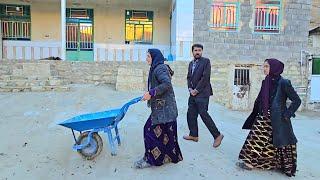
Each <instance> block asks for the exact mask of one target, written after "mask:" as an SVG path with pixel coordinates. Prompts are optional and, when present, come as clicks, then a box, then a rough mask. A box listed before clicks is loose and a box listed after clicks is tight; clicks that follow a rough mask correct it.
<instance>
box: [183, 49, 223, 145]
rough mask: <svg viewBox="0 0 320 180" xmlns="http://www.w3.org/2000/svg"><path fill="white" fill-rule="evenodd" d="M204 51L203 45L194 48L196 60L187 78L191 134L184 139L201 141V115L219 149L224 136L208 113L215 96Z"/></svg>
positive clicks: (208, 61) (193, 52) (190, 66)
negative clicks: (210, 99) (199, 136)
mask: <svg viewBox="0 0 320 180" xmlns="http://www.w3.org/2000/svg"><path fill="white" fill-rule="evenodd" d="M202 51H203V46H202V45H201V44H194V45H193V46H192V54H193V56H194V59H193V60H192V61H191V62H190V64H189V69H188V76H187V79H188V88H189V92H190V97H189V101H188V113H187V121H188V127H189V130H190V133H189V135H186V136H183V138H184V139H186V140H191V141H195V142H197V141H198V140H199V138H198V122H197V119H198V115H199V114H200V117H201V119H202V121H203V122H204V124H205V125H206V126H207V128H208V129H209V131H210V133H211V134H212V136H213V138H214V143H213V147H215V148H217V147H218V146H219V145H220V144H221V141H222V139H223V134H221V133H220V132H219V130H218V128H217V127H216V125H215V124H214V122H213V120H212V118H211V117H210V115H209V113H208V106H209V97H210V96H211V95H213V94H212V87H211V84H210V74H211V64H210V60H209V59H208V58H204V57H202Z"/></svg>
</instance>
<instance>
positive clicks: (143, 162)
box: [134, 49, 182, 168]
mask: <svg viewBox="0 0 320 180" xmlns="http://www.w3.org/2000/svg"><path fill="white" fill-rule="evenodd" d="M146 61H147V63H148V64H149V65H150V71H149V76H148V92H146V93H145V94H144V95H143V98H142V99H143V100H147V101H148V106H149V107H151V115H150V116H149V118H148V120H147V122H146V124H145V125H144V130H143V136H144V145H145V153H144V155H143V157H142V158H141V159H140V160H138V161H136V162H135V163H134V167H136V168H147V167H151V166H161V165H163V164H165V163H169V162H172V163H178V162H179V161H182V154H181V151H180V147H179V144H178V136H177V117H178V109H177V104H176V100H175V95H174V91H173V87H172V84H171V76H172V75H173V71H172V70H171V68H170V67H169V66H167V65H165V64H164V57H163V55H162V53H161V51H160V50H158V49H149V50H148V53H147V58H146Z"/></svg>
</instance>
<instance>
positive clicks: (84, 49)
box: [66, 9, 94, 61]
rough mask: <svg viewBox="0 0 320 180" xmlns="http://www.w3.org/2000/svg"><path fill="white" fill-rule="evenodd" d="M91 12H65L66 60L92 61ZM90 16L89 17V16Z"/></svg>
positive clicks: (79, 10)
mask: <svg viewBox="0 0 320 180" xmlns="http://www.w3.org/2000/svg"><path fill="white" fill-rule="evenodd" d="M92 11H93V10H87V9H69V10H68V11H67V27H66V36H67V37H66V50H67V60H70V61H93V60H94V54H93V12H92ZM90 14H91V16H90Z"/></svg>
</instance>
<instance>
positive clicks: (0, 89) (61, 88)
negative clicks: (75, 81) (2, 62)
mask: <svg viewBox="0 0 320 180" xmlns="http://www.w3.org/2000/svg"><path fill="white" fill-rule="evenodd" d="M69 90H70V87H68V86H6V87H0V92H30V91H33V92H42V91H59V92H60V91H69Z"/></svg>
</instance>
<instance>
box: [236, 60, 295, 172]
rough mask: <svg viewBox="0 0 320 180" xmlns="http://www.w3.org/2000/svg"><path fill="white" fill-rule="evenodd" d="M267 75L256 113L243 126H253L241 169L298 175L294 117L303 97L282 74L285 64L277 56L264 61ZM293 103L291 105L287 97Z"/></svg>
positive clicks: (245, 146)
mask: <svg viewBox="0 0 320 180" xmlns="http://www.w3.org/2000/svg"><path fill="white" fill-rule="evenodd" d="M263 66H264V73H265V75H266V77H265V79H264V80H263V82H262V86H261V90H260V93H259V95H258V97H257V99H256V101H255V104H254V108H253V112H252V113H251V114H250V116H249V117H248V119H247V120H246V122H245V123H244V125H243V127H242V128H243V129H250V132H249V135H248V137H247V139H246V140H245V142H244V145H243V147H242V149H241V151H240V154H239V160H240V162H239V163H237V165H238V166H240V167H241V168H244V169H247V170H251V169H254V168H257V169H266V170H269V169H280V170H281V171H282V172H283V173H285V174H286V175H287V176H290V177H291V176H294V175H295V173H296V168H297V146H296V143H297V138H296V136H295V134H294V132H293V128H292V125H291V120H290V119H291V118H293V117H295V114H294V113H295V112H296V111H297V109H298V108H299V106H300V104H301V100H300V98H299V96H298V94H297V93H296V91H295V90H294V88H293V87H292V85H291V82H290V80H288V79H284V78H283V77H281V74H282V72H283V69H284V64H283V63H282V62H281V61H279V60H277V59H267V60H265V62H264V65H263ZM288 98H289V99H290V100H291V104H290V105H289V107H287V104H286V101H287V99H288Z"/></svg>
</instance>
